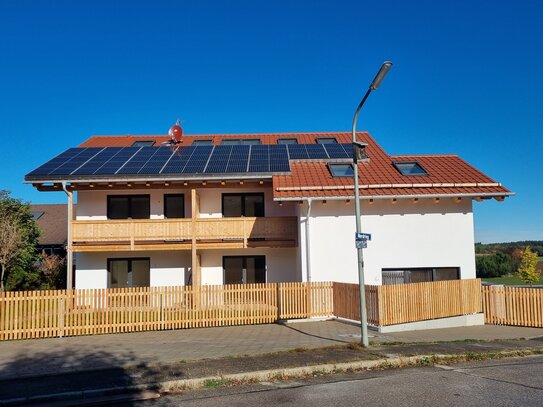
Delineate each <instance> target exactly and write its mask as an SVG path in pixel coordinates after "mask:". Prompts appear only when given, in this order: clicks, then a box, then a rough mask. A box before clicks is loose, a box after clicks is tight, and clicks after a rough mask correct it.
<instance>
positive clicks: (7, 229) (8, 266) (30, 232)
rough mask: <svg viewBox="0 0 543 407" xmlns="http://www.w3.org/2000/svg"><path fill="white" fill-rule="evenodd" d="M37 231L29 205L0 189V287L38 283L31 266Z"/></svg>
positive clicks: (1, 289) (9, 287)
mask: <svg viewBox="0 0 543 407" xmlns="http://www.w3.org/2000/svg"><path fill="white" fill-rule="evenodd" d="M39 235H40V231H39V229H38V226H37V225H36V221H35V220H34V217H33V216H32V212H31V210H30V205H28V204H25V203H23V202H21V201H20V200H19V199H16V198H12V197H11V196H10V195H9V192H7V191H0V273H1V275H0V291H4V289H21V288H22V289H32V288H37V287H38V286H39V275H37V274H36V271H35V270H34V263H35V261H36V260H37V259H38V255H37V253H36V245H37V244H38V237H39ZM10 280H11V281H10Z"/></svg>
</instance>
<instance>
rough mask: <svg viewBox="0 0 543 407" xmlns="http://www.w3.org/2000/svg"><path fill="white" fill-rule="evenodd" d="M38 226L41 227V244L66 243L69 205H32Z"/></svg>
mask: <svg viewBox="0 0 543 407" xmlns="http://www.w3.org/2000/svg"><path fill="white" fill-rule="evenodd" d="M30 207H31V210H32V213H33V214H34V218H35V219H36V223H37V224H38V227H39V228H40V229H41V235H40V239H39V242H38V243H39V244H40V245H41V246H59V245H64V244H66V241H67V238H68V236H67V230H68V206H67V205H65V204H32V205H30Z"/></svg>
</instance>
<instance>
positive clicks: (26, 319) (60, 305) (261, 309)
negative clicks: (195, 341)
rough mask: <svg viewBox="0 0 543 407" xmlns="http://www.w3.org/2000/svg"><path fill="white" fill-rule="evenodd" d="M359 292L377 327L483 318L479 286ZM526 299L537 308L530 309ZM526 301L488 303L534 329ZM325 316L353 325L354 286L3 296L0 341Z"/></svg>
mask: <svg viewBox="0 0 543 407" xmlns="http://www.w3.org/2000/svg"><path fill="white" fill-rule="evenodd" d="M365 289H366V307H367V311H368V323H369V324H371V325H376V326H384V325H393V324H400V323H405V322H413V321H421V320H429V319H435V318H444V317H451V316H457V315H467V314H472V313H478V312H481V310H482V301H481V285H480V280H478V279H473V280H453V281H440V282H433V283H414V284H402V285H386V286H371V285H368V286H366V287H365ZM485 295H486V294H485ZM523 295H524V294H523ZM530 295H531V294H530ZM532 297H533V298H537V301H539V302H533V303H532V302H529V300H528V298H532ZM532 297H529V296H527V294H526V295H524V296H523V297H519V298H521V300H519V301H521V302H522V301H524V302H522V304H525V305H524V308H519V307H520V305H519V306H513V305H510V303H509V302H507V301H505V300H503V299H494V300H493V301H494V302H493V303H492V304H494V305H493V307H494V308H495V309H499V310H501V308H500V307H501V305H496V304H502V303H503V304H504V307H505V309H509V308H511V309H513V310H517V311H518V312H517V311H515V312H517V314H514V315H515V316H516V318H517V319H518V318H520V317H519V316H518V315H520V314H519V313H520V312H521V310H525V309H528V308H529V309H530V310H532V311H530V312H533V315H534V317H533V318H536V316H537V315H538V318H539V321H540V323H541V305H542V300H541V296H532ZM485 298H487V297H485ZM496 298H498V297H496ZM499 298H501V297H499ZM496 301H498V302H496ZM500 301H501V302H500ZM530 301H531V300H530ZM534 301H535V300H534ZM488 304H490V302H489V301H487V306H488ZM526 304H531V305H529V306H528V305H526ZM508 307H509V308H508ZM530 307H531V308H530ZM491 308H492V306H491ZM500 312H501V311H500ZM522 312H524V311H522ZM538 312H539V314H538ZM332 315H335V316H337V317H343V318H348V319H352V320H360V312H359V298H358V285H357V284H344V283H331V282H314V283H271V284H246V285H218V286H203V287H200V288H194V287H187V286H182V287H140V288H110V289H96V290H71V291H66V290H56V291H28V292H4V293H0V340H11V339H26V338H47V337H57V336H75V335H93V334H105V333H117V332H136V331H152V330H164V329H180V328H195V327H212V326H227V325H246V324H263V323H271V322H275V321H277V320H278V319H290V318H311V317H327V316H332ZM530 318H532V317H530ZM530 320H531V319H530ZM500 321H501V320H500ZM519 321H521V322H522V321H524V320H519ZM492 323H494V322H492ZM503 323H505V322H503ZM531 326H537V325H531Z"/></svg>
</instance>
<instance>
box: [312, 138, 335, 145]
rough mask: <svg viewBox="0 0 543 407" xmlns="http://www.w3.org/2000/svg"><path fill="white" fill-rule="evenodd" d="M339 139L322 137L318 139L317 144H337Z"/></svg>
mask: <svg viewBox="0 0 543 407" xmlns="http://www.w3.org/2000/svg"><path fill="white" fill-rule="evenodd" d="M336 143H337V140H336V138H335V137H321V138H318V139H317V144H336Z"/></svg>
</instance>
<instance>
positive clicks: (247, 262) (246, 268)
mask: <svg viewBox="0 0 543 407" xmlns="http://www.w3.org/2000/svg"><path fill="white" fill-rule="evenodd" d="M223 274H224V284H255V283H265V282H266V257H265V256H225V257H223Z"/></svg>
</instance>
